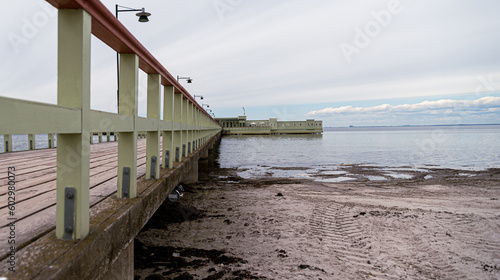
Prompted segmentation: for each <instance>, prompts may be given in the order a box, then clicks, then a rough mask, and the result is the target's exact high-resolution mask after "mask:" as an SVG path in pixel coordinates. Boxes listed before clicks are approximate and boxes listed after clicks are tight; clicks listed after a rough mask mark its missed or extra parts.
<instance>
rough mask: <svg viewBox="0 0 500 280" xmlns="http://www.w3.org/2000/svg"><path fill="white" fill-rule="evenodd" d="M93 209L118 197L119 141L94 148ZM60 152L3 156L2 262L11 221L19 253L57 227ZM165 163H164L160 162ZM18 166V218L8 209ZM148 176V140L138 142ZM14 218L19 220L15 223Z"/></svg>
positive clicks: (140, 174)
mask: <svg viewBox="0 0 500 280" xmlns="http://www.w3.org/2000/svg"><path fill="white" fill-rule="evenodd" d="M90 150H91V151H90V207H91V211H92V208H93V207H95V206H96V205H98V204H99V203H100V202H101V201H103V200H104V199H106V198H107V197H109V196H116V190H117V163H118V142H107V143H99V144H93V145H91V146H90ZM56 151H57V149H43V150H34V151H22V152H14V153H4V154H0V170H1V171H2V172H1V173H0V186H1V188H0V197H1V205H0V221H1V227H0V236H4V237H5V238H4V240H5V242H0V252H1V256H0V259H4V258H5V257H7V254H8V252H9V247H10V246H11V244H8V242H7V240H6V238H7V237H8V236H9V233H10V226H9V224H10V222H13V221H15V246H16V250H20V249H21V248H23V247H25V246H27V245H28V244H29V243H31V242H32V241H34V240H35V239H37V238H38V237H40V236H43V235H44V234H46V233H48V232H50V231H52V230H54V229H55V226H56ZM160 162H161V161H160ZM9 166H13V167H15V169H16V170H15V172H14V173H15V175H16V179H15V181H16V184H15V187H16V190H15V199H16V204H15V211H14V216H11V215H10V210H9V209H8V201H7V200H8V199H7V197H8V194H7V192H8V190H7V182H8V178H7V176H8V173H7V170H8V167H9ZM145 173H146V139H138V140H137V178H138V179H141V177H144V174H145ZM12 218H15V220H13V219H12Z"/></svg>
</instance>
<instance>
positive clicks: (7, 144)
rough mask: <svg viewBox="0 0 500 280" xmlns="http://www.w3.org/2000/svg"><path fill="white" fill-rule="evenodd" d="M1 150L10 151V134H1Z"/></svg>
mask: <svg viewBox="0 0 500 280" xmlns="http://www.w3.org/2000/svg"><path fill="white" fill-rule="evenodd" d="M3 150H4V151H5V152H6V153H8V152H12V135H11V134H4V135H3Z"/></svg>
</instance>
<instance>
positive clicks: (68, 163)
mask: <svg viewBox="0 0 500 280" xmlns="http://www.w3.org/2000/svg"><path fill="white" fill-rule="evenodd" d="M91 20H92V19H91V16H90V15H89V14H88V13H87V12H86V11H85V10H82V9H60V10H59V13H58V74H57V75H58V78H57V104H58V105H61V106H69V107H76V108H81V112H82V114H81V115H82V118H81V133H76V134H58V135H57V142H58V143H57V207H56V236H57V237H58V238H65V239H82V238H84V237H85V236H87V235H88V232H89V165H90V143H89V137H90V132H89V131H90V41H91V22H92V21H91ZM68 191H71V196H72V202H71V204H72V206H74V209H73V210H74V211H71V209H70V208H67V207H66V206H67V205H66V203H67V202H66V201H67V196H69V194H68V195H66V194H65V193H66V192H68Z"/></svg>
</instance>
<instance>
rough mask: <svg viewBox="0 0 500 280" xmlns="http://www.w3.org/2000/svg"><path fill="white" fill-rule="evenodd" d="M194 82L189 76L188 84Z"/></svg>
mask: <svg viewBox="0 0 500 280" xmlns="http://www.w3.org/2000/svg"><path fill="white" fill-rule="evenodd" d="M192 82H193V80H192V79H191V78H187V83H188V84H190V83H192ZM201 99H203V97H202V98H201Z"/></svg>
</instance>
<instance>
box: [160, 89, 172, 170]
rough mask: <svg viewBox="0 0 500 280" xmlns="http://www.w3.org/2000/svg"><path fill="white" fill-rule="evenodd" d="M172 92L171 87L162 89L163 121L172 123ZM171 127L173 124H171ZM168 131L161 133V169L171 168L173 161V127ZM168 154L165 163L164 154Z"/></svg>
mask: <svg viewBox="0 0 500 280" xmlns="http://www.w3.org/2000/svg"><path fill="white" fill-rule="evenodd" d="M174 90H175V88H174V87H173V86H165V87H164V88H163V120H164V121H168V122H173V120H174ZM172 125H173V124H172ZM171 129H172V130H170V131H163V138H162V139H163V151H162V155H163V167H164V168H171V167H172V164H173V159H174V156H175V155H174V142H173V137H174V133H173V127H172V128H171ZM167 151H168V154H169V157H168V161H165V160H166V159H167V158H166V156H165V155H166V154H167Z"/></svg>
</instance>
